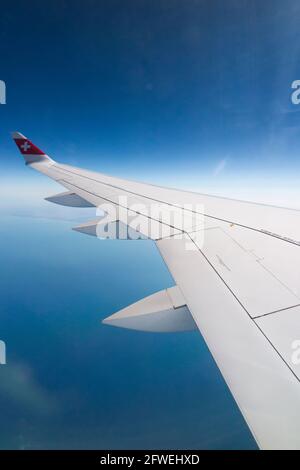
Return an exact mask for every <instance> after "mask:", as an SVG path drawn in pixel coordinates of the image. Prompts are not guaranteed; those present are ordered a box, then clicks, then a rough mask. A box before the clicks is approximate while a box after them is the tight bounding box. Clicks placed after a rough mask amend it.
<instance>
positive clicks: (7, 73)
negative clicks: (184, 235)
mask: <svg viewBox="0 0 300 470" xmlns="http://www.w3.org/2000/svg"><path fill="white" fill-rule="evenodd" d="M299 15H300V6H299V3H298V2H296V1H294V0H288V1H286V2H284V3H283V2H281V1H278V0H266V1H264V2H260V1H258V0H251V1H250V0H246V1H245V0H243V1H240V0H229V1H227V2H224V1H221V0H214V1H210V2H208V1H203V0H200V1H198V0H189V1H188V2H183V1H179V0H173V1H172V2H160V1H156V0H154V1H153V0H151V1H150V0H147V1H146V0H138V1H137V0H132V1H130V2H124V1H121V0H110V1H109V2H107V1H101V0H100V1H99V0H87V1H85V2H82V1H76V0H75V1H74V0H72V1H61V0H60V1H58V0H51V1H47V2H38V1H34V0H31V1H29V2H28V1H23V0H19V1H16V2H13V3H10V2H6V5H3V4H2V11H1V17H0V33H1V44H0V57H1V68H0V70H1V76H0V79H2V80H5V81H6V85H7V104H6V105H5V106H0V122H1V139H0V154H1V156H2V161H1V165H2V171H3V173H4V175H5V182H6V183H7V184H9V183H10V179H11V180H12V178H14V179H15V178H16V177H17V176H19V177H20V178H22V179H23V178H24V177H25V176H24V175H26V173H25V170H24V167H23V166H22V165H20V160H19V156H18V155H17V152H16V149H15V148H14V147H13V145H12V144H11V142H10V138H9V132H10V131H12V130H19V131H21V132H23V133H24V134H25V135H28V137H29V138H31V139H32V140H33V141H35V142H36V143H37V145H39V146H40V147H41V148H43V149H45V151H47V152H48V153H49V154H50V155H51V156H53V157H54V158H57V159H58V160H60V161H64V162H66V163H70V164H75V165H78V166H85V167H89V168H92V169H93V168H95V169H97V170H101V171H103V172H107V173H114V174H118V175H123V176H125V177H131V176H132V177H134V178H136V177H139V178H142V179H144V180H149V181H153V182H159V183H165V184H171V185H174V184H176V185H177V186H179V187H186V188H188V187H191V188H192V189H200V190H201V189H204V190H210V189H211V190H212V191H213V192H220V190H224V191H225V193H226V194H228V191H229V192H230V195H234V191H236V192H237V196H240V195H241V191H242V190H243V189H244V188H245V187H247V188H248V189H250V188H251V187H253V188H254V189H255V190H256V192H257V187H258V188H264V187H265V186H266V185H265V181H266V178H268V181H269V185H270V187H277V188H278V181H280V184H281V187H282V188H283V190H284V189H285V188H288V187H289V188H291V187H293V188H295V189H296V188H297V187H298V184H297V178H296V175H297V172H298V171H299V170H300V164H299V160H300V159H299V133H298V129H299V123H300V114H299V111H300V106H299V108H298V107H297V106H295V105H293V104H292V103H291V100H290V95H291V83H292V81H293V80H295V79H299V78H300V63H299V61H300V56H299V54H298V51H299V47H300V46H299V44H300V41H299V37H300V31H299V27H298V26H299ZM33 184H39V183H38V179H37V178H35V179H32V181H30V185H33ZM46 184H48V183H46V182H45V180H43V186H44V187H45V185H46ZM228 188H230V189H228ZM242 192H243V191H242ZM244 192H245V191H244ZM231 193H232V194H231ZM252 193H253V198H255V191H252V192H251V191H250V192H249V196H251V195H252ZM247 195H248V194H245V196H247ZM269 196H270V195H269ZM271 196H272V194H271ZM269 198H270V197H269Z"/></svg>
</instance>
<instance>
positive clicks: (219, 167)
mask: <svg viewBox="0 0 300 470" xmlns="http://www.w3.org/2000/svg"><path fill="white" fill-rule="evenodd" d="M226 165H227V159H226V158H223V159H222V160H220V161H219V162H218V164H217V166H216V167H215V168H214V170H213V175H214V176H218V175H219V174H220V173H222V172H223V171H224V169H225V167H226Z"/></svg>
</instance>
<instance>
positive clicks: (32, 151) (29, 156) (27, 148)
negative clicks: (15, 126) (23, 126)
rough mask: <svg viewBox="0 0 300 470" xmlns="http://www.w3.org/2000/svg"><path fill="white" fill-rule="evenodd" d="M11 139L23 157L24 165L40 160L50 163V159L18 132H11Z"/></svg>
mask: <svg viewBox="0 0 300 470" xmlns="http://www.w3.org/2000/svg"><path fill="white" fill-rule="evenodd" d="M12 138H13V139H14V141H15V143H16V145H17V147H18V149H19V150H20V152H21V154H22V155H23V157H24V159H25V161H26V163H28V164H29V163H34V162H39V161H41V160H48V161H52V160H51V158H50V157H49V156H48V155H46V154H45V152H43V151H42V150H40V149H39V148H38V147H37V146H36V145H34V144H33V143H32V142H31V141H30V140H29V139H27V137H25V136H24V135H23V134H21V133H20V132H13V133H12Z"/></svg>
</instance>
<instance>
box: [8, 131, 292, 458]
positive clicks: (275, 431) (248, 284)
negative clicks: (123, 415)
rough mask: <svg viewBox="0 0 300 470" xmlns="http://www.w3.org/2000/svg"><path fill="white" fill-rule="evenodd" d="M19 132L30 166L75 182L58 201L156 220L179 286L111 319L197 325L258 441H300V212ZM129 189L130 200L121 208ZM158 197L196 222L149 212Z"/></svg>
mask: <svg viewBox="0 0 300 470" xmlns="http://www.w3.org/2000/svg"><path fill="white" fill-rule="evenodd" d="M13 138H14V140H15V141H16V144H17V146H18V148H19V149H20V151H21V153H22V155H23V156H24V158H25V161H26V163H27V164H28V165H29V166H30V167H32V168H34V169H35V170H37V171H39V172H41V173H43V174H45V175H47V176H49V177H50V178H52V179H54V180H55V181H57V182H58V183H60V184H61V185H62V186H64V187H65V188H66V189H67V193H63V194H62V195H56V196H54V197H53V198H52V202H56V203H61V204H63V205H71V206H77V207H78V206H80V207H89V206H95V207H98V206H99V205H101V204H103V202H105V203H107V202H108V203H110V204H113V205H114V207H115V208H116V210H117V216H116V222H117V223H119V224H120V223H123V224H125V223H126V224H128V219H126V222H125V219H124V213H125V214H126V215H127V214H129V213H131V214H132V213H134V214H135V215H136V214H138V215H139V216H140V218H141V220H142V221H143V219H145V220H146V219H147V221H149V220H150V219H153V220H154V222H155V223H156V229H155V231H154V232H152V234H151V236H150V237H149V238H152V239H153V240H155V242H156V244H157V247H158V249H159V251H160V253H161V255H162V257H163V259H164V260H165V262H166V264H167V266H168V268H169V270H170V272H171V274H172V276H173V278H174V280H175V282H176V285H177V287H175V288H174V290H172V291H171V293H172V295H171V297H170V295H169V294H168V293H167V292H164V293H163V292H162V293H160V294H157V295H155V296H151V298H149V300H148V299H145V300H144V301H140V302H138V303H137V304H135V305H134V306H132V307H129V308H128V309H125V310H123V311H121V312H119V313H118V314H115V315H114V316H112V317H111V319H107V320H106V323H110V324H114V323H115V324H116V325H118V326H125V327H133V328H136V329H148V330H149V331H174V330H175V331H180V330H184V329H191V328H193V327H194V326H193V325H197V327H198V328H199V330H200V332H201V334H202V335H203V337H204V339H205V341H206V343H207V345H208V347H209V349H210V351H211V353H212V355H213V357H214V359H215V361H216V363H217V365H218V367H219V369H220V370H221V372H222V374H223V376H224V378H225V380H226V382H227V384H228V386H229V388H230V390H231V392H232V394H233V396H234V398H235V400H236V401H237V403H238V406H239V408H240V410H241V412H242V413H243V416H244V417H245V420H246V422H247V423H248V425H249V427H250V429H251V431H252V433H253V435H254V437H255V439H256V441H257V443H258V445H259V446H260V447H261V448H263V449H299V448H300V383H299V382H300V365H299V364H298V362H297V360H295V345H297V344H298V343H297V341H298V338H297V336H298V337H299V336H300V276H299V274H300V272H299V268H298V266H300V247H299V245H300V212H299V211H296V210H291V209H284V208H278V207H274V206H266V205H260V204H254V203H250V202H243V201H236V200H231V199H226V198H219V197H214V196H208V195H203V194H195V193H189V192H185V191H178V190H174V189H167V188H162V187H158V186H153V185H149V184H145V183H138V182H135V181H127V180H123V179H120V178H114V177H111V176H107V175H104V174H101V173H94V172H90V171H86V170H82V169H79V168H75V167H72V166H69V165H62V164H58V163H56V162H55V161H54V160H52V159H51V158H50V157H49V156H48V155H46V154H45V153H43V152H42V151H41V150H40V149H39V148H38V147H36V146H35V145H34V144H32V142H31V141H29V140H28V139H27V138H26V137H25V136H23V135H22V134H20V133H14V134H13ZM124 197H126V198H127V201H129V202H130V207H129V206H126V207H123V203H121V202H120V201H123V199H122V198H124ZM48 200H50V201H51V198H48ZM138 204H139V206H137V205H138ZM152 204H158V205H159V206H160V207H161V206H162V205H163V206H164V208H167V213H168V215H172V216H173V212H176V210H177V209H178V207H180V208H184V214H185V216H188V224H187V225H185V226H184V228H183V227H182V226H181V225H180V224H177V222H173V219H172V223H171V222H166V221H165V220H162V219H161V218H157V217H156V216H153V215H151V216H149V213H148V212H147V209H148V208H149V206H150V205H152ZM141 206H143V207H144V208H146V209H141ZM136 207H139V209H136ZM132 208H134V209H133V210H132ZM198 216H201V217H198ZM169 220H171V219H169ZM97 223H98V222H95V223H94V222H93V221H92V222H90V223H88V224H86V227H88V229H86V231H85V233H89V234H92V235H95V234H97V230H94V229H93V227H95V226H96V225H97ZM129 225H130V223H129ZM131 228H132V227H131ZM139 229H140V231H142V230H141V226H139ZM164 229H169V231H168V230H167V235H165V234H164V233H165V232H164ZM79 231H83V232H84V230H79ZM143 235H145V233H143ZM182 235H184V236H182ZM175 297H176V298H175ZM139 309H140V310H141V312H140V313H141V314H139ZM143 310H144V311H143ZM145 319H147V320H146V321H147V328H146V327H145V328H143V321H144V322H145ZM158 319H159V320H158ZM130 325H131V326H130ZM170 325H171V327H170ZM299 344H300V341H299ZM299 357H300V354H299ZM299 362H300V361H299Z"/></svg>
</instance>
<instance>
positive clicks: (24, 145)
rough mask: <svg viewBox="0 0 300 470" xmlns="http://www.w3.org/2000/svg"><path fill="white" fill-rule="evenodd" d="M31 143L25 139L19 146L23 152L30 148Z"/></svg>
mask: <svg viewBox="0 0 300 470" xmlns="http://www.w3.org/2000/svg"><path fill="white" fill-rule="evenodd" d="M30 147H31V145H30V144H29V143H28V142H27V141H26V142H24V144H23V145H21V148H22V149H23V150H24V152H27V150H28V149H30Z"/></svg>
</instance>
